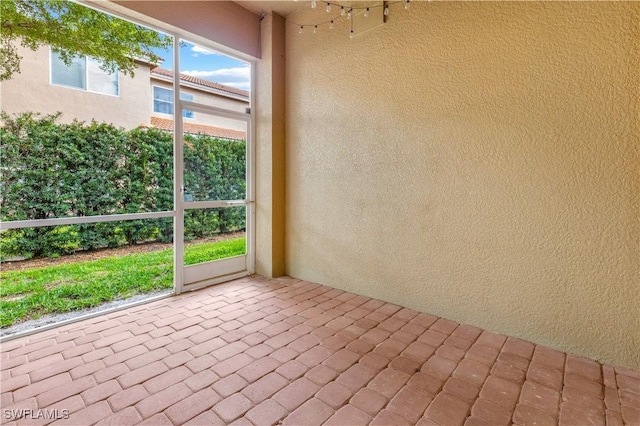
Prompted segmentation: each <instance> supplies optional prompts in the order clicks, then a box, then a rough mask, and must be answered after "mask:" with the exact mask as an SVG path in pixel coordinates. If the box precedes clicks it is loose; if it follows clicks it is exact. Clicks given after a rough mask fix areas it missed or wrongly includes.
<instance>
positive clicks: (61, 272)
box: [0, 237, 246, 327]
mask: <svg viewBox="0 0 640 426" xmlns="http://www.w3.org/2000/svg"><path fill="white" fill-rule="evenodd" d="M245 247H246V242H245V238H244V237H241V238H234V239H229V240H224V241H218V242H213V243H200V244H192V245H188V246H186V247H185V264H187V265H193V264H195V263H200V262H203V261H208V260H215V259H222V258H225V257H230V256H237V255H240V254H244V253H245ZM0 283H1V284H0V327H8V326H10V325H12V324H15V323H17V322H21V321H25V320H28V319H35V318H39V317H40V316H42V315H44V314H52V313H62V312H68V311H73V310H77V309H84V308H90V307H94V306H97V305H100V304H102V303H105V302H109V301H112V300H116V299H124V298H127V297H131V296H133V295H136V294H143V293H148V292H151V291H155V290H162V289H170V288H171V286H172V285H173V249H167V250H162V251H156V252H151V253H136V254H130V255H126V256H120V257H110V258H104V259H99V260H93V261H85V262H77V263H69V264H62V265H57V266H48V267H45V268H35V269H30V270H25V271H8V272H2V273H0Z"/></svg>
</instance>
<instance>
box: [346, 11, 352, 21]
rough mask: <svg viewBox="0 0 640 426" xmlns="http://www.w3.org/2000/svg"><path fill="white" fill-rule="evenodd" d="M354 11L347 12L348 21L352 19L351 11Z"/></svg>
mask: <svg viewBox="0 0 640 426" xmlns="http://www.w3.org/2000/svg"><path fill="white" fill-rule="evenodd" d="M352 10H353V9H349V11H348V12H347V19H351V11H352Z"/></svg>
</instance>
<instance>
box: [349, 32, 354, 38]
mask: <svg viewBox="0 0 640 426" xmlns="http://www.w3.org/2000/svg"><path fill="white" fill-rule="evenodd" d="M353 36H354V33H353V30H351V33H349V38H353Z"/></svg>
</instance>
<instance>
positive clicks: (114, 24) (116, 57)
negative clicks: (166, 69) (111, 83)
mask: <svg viewBox="0 0 640 426" xmlns="http://www.w3.org/2000/svg"><path fill="white" fill-rule="evenodd" d="M0 21H1V27H0V36H1V37H2V42H1V44H0V81H2V80H8V79H10V78H11V76H12V75H13V74H14V73H16V72H20V59H21V58H20V56H19V55H18V51H17V44H21V45H22V46H24V47H27V48H29V49H31V50H36V49H37V48H38V47H39V46H41V45H51V46H52V47H54V48H55V49H56V50H57V51H58V52H59V53H60V57H61V58H62V60H63V61H64V62H65V63H66V64H67V65H69V64H70V62H71V59H72V58H73V57H74V56H75V55H78V54H79V55H88V56H91V57H93V58H96V59H99V60H101V61H102V62H103V66H102V68H103V70H104V71H107V72H113V71H114V70H116V69H119V70H120V71H122V72H123V73H125V74H129V75H133V73H134V70H135V68H136V62H135V60H136V59H145V60H148V61H149V62H151V63H155V64H159V63H160V61H161V58H160V57H158V56H157V55H156V54H155V53H154V52H153V49H154V48H166V47H169V46H171V43H172V40H171V38H170V37H166V36H164V35H162V34H160V33H158V32H156V31H153V30H150V29H148V28H145V27H142V26H140V25H136V24H133V23H131V22H128V21H125V20H123V19H119V18H116V17H113V16H110V15H107V14H105V13H102V12H98V11H96V10H94V9H90V8H88V7H85V6H82V5H80V4H77V3H73V2H70V1H66V0H1V1H0Z"/></svg>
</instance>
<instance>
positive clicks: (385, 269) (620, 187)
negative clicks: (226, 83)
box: [286, 2, 640, 368]
mask: <svg viewBox="0 0 640 426" xmlns="http://www.w3.org/2000/svg"><path fill="white" fill-rule="evenodd" d="M312 13H314V12H313V11H311V10H308V11H306V10H305V11H302V12H298V13H296V14H294V15H293V16H291V17H290V18H289V19H290V20H292V21H295V22H307V21H306V20H307V19H312V18H313V16H312V15H311V14H312ZM316 16H317V15H316ZM639 25H640V3H633V2H627V3H619V2H604V3H601V2H569V3H559V2H539V3H536V2H513V3H509V2H412V3H411V10H410V11H409V12H405V11H404V10H403V9H402V6H401V5H394V6H392V10H391V15H390V17H389V21H388V23H387V24H385V25H384V26H382V27H380V28H377V29H374V30H372V31H370V32H368V33H365V34H363V35H361V36H358V37H356V38H354V39H353V40H349V37H348V35H347V29H346V27H345V26H344V23H342V24H340V26H337V27H336V29H335V30H333V31H328V30H327V29H326V28H325V29H324V30H320V31H319V32H318V34H315V35H313V34H311V32H310V31H307V32H306V33H304V34H302V35H299V34H297V31H298V28H297V27H296V26H294V25H288V26H287V39H286V40H287V48H286V55H287V68H286V71H287V79H286V83H287V95H286V102H287V128H286V132H287V150H286V166H287V176H286V179H287V193H286V199H287V209H286V218H287V222H286V223H287V228H286V248H287V258H286V259H287V273H288V274H289V275H292V276H294V277H298V278H303V279H307V280H311V281H315V282H319V283H326V284H330V285H334V286H338V287H340V288H343V289H348V290H350V291H354V292H357V293H362V294H367V295H370V296H374V297H378V298H381V299H384V300H388V301H392V302H396V303H400V304H402V305H405V306H410V307H413V308H417V309H420V310H424V311H427V312H431V313H433V314H437V315H441V316H444V317H446V318H450V319H453V320H456V321H459V322H463V323H469V324H473V325H476V326H480V327H484V328H487V329H489V330H494V331H497V332H501V333H506V334H508V335H512V336H519V337H522V338H525V339H528V340H531V341H534V342H537V343H542V344H548V345H551V346H554V347H556V348H560V349H563V350H567V351H569V352H572V353H576V354H580V355H584V356H587V357H590V358H595V359H598V360H602V361H606V362H611V363H614V364H619V365H625V366H630V367H634V368H640V350H638V348H639V347H640V276H639V272H640V266H639V262H640V260H639V259H640V243H639V239H640V228H639V209H640V202H639V198H640V176H639V173H640V167H639V166H640V154H639V147H640V143H639V142H640V141H639V137H638V135H639V130H640V129H639V125H638V121H639V113H640V110H639V106H638V95H639V86H640V75H639V72H640V71H639V70H640V61H639V55H640V47H639V43H640V31H639Z"/></svg>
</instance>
